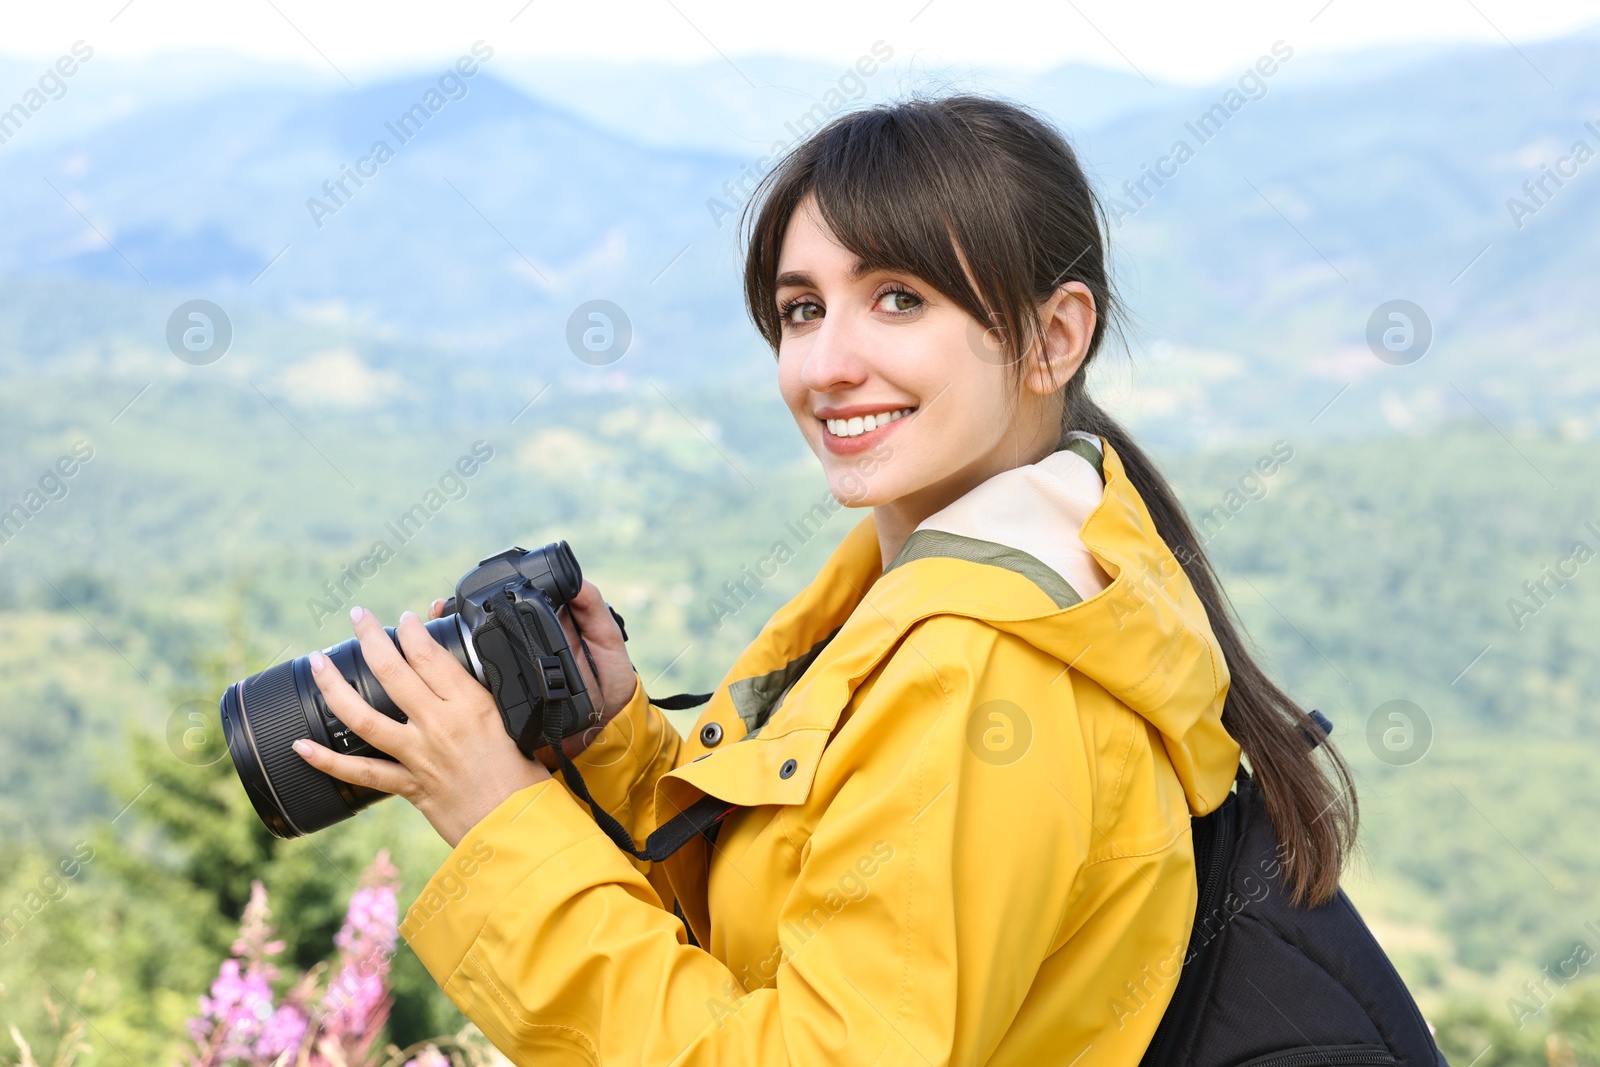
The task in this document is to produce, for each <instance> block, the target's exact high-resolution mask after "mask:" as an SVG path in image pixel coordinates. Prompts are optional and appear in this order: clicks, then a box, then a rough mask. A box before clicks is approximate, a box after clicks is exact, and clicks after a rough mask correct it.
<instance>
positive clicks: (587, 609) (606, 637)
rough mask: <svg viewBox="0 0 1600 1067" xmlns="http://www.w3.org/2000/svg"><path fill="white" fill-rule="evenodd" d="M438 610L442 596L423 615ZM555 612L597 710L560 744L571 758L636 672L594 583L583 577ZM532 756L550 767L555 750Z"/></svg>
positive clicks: (607, 717) (612, 713)
mask: <svg viewBox="0 0 1600 1067" xmlns="http://www.w3.org/2000/svg"><path fill="white" fill-rule="evenodd" d="M443 611H444V600H443V599H442V598H441V599H438V600H435V601H434V602H433V604H432V605H430V606H429V608H428V618H430V619H437V618H438V617H439V616H440V614H441V613H442V612H443ZM557 615H558V617H559V618H560V619H561V627H562V629H564V630H565V631H566V633H567V643H568V644H570V645H571V646H572V658H573V659H575V660H577V661H578V673H579V674H581V675H583V684H584V686H585V687H587V689H588V690H589V694H590V699H591V700H593V701H594V702H595V705H596V707H599V708H600V723H599V725H598V726H591V727H589V728H588V729H587V730H585V731H583V733H581V734H573V735H572V736H571V737H569V738H567V739H566V741H564V742H563V743H562V745H561V748H562V751H564V752H565V753H566V754H567V758H568V759H576V758H577V757H578V755H579V754H580V753H582V752H583V751H584V750H585V749H587V748H588V747H589V745H590V743H591V742H593V741H594V739H595V737H597V736H598V735H599V733H600V731H601V729H602V728H604V726H605V725H606V723H608V722H610V721H611V720H612V719H614V718H616V715H617V712H619V711H621V710H622V708H623V706H624V705H626V704H627V703H628V701H630V700H632V699H633V694H634V692H635V690H636V689H637V688H638V686H639V676H638V674H637V673H635V671H634V669H633V661H632V660H630V659H629V658H628V646H627V645H626V644H624V643H623V640H622V630H621V629H620V628H619V627H618V626H617V620H616V619H613V618H612V617H611V609H610V608H608V607H606V600H605V597H603V596H601V595H600V590H599V589H597V588H595V585H594V583H593V582H590V581H587V580H585V581H584V583H583V588H581V589H579V590H578V595H577V596H575V597H573V598H572V601H571V603H569V604H568V605H567V606H566V607H563V608H562V609H561V610H560V611H558V612H557ZM574 616H576V618H577V621H578V626H579V627H580V628H581V629H582V630H583V638H584V640H585V641H587V642H588V644H589V652H590V654H591V655H593V656H594V665H595V666H596V667H598V668H600V682H599V684H598V685H597V684H596V682H595V677H594V673H593V672H592V671H590V670H589V659H588V657H587V656H585V655H584V654H583V648H582V647H581V646H580V645H579V644H578V632H577V630H576V629H574V628H573V625H572V621H573V617H574ZM602 700H603V701H604V703H603V705H602ZM535 755H537V756H538V757H539V759H540V761H541V762H543V763H544V765H545V766H546V767H548V768H549V769H550V770H555V768H556V754H555V752H554V751H553V750H552V749H551V748H550V747H549V746H546V747H544V748H541V749H539V750H538V751H537V752H536V753H535Z"/></svg>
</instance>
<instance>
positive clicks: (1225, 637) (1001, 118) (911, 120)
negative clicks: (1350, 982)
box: [741, 94, 1358, 905]
mask: <svg viewBox="0 0 1600 1067" xmlns="http://www.w3.org/2000/svg"><path fill="white" fill-rule="evenodd" d="M808 194H810V195H814V196H815V198H816V202H817V206H818V208H819V210H820V212H821V214H822V217H823V219H824V220H825V221H826V222H827V224H828V226H829V228H830V229H832V231H833V234H834V236H835V238H836V239H837V240H838V241H839V242H840V243H841V244H842V245H843V246H844V247H845V248H848V249H849V250H850V251H851V252H852V253H854V254H855V255H856V256H857V257H858V258H860V259H861V260H862V261H863V262H864V263H865V264H866V265H867V266H868V267H869V268H873V269H881V270H897V271H908V272H910V273H912V274H914V275H916V276H917V277H918V278H920V279H921V280H922V281H924V282H926V283H927V284H929V285H931V286H933V287H934V288H935V289H937V290H938V291H939V292H940V293H942V294H943V295H945V296H946V297H948V298H949V299H951V300H953V301H954V302H955V303H956V304H957V305H958V306H959V307H961V308H962V309H964V310H965V311H966V312H967V313H968V314H969V315H971V316H972V317H973V318H974V319H975V320H977V321H978V322H979V323H983V324H985V325H990V324H993V325H994V326H996V327H998V329H999V331H1000V338H1001V341H1002V343H1003V344H1004V346H1005V351H1006V352H1007V354H1008V355H1010V356H1011V357H1012V358H1013V359H1014V365H1015V366H1016V367H1017V368H1018V373H1019V375H1020V373H1021V368H1022V365H1023V360H1022V359H1021V358H1020V356H1021V355H1022V354H1023V353H1027V352H1029V351H1031V349H1032V347H1033V345H1034V342H1035V341H1036V339H1037V336H1038V334H1037V328H1038V326H1039V323H1040V320H1039V317H1038V308H1039V306H1040V304H1041V303H1042V302H1043V301H1045V300H1046V299H1048V298H1049V297H1050V296H1051V295H1052V294H1053V293H1054V291H1055V290H1056V287H1057V286H1059V285H1061V284H1063V283H1065V282H1068V281H1077V282H1081V283H1083V285H1084V286H1086V287H1087V288H1088V289H1089V291H1090V293H1092V294H1093V296H1094V303H1095V309H1096V311H1097V312H1098V314H1097V316H1096V320H1095V327H1094V333H1093V335H1092V337H1091V338H1090V342H1089V348H1088V354H1087V355H1086V356H1085V357H1084V361H1083V364H1082V366H1081V367H1080V368H1079V370H1078V372H1077V373H1076V374H1074V375H1073V376H1072V379H1071V380H1070V381H1069V382H1068V383H1067V385H1066V386H1065V387H1064V397H1063V400H1064V407H1063V412H1062V432H1063V433H1065V432H1066V431H1067V430H1084V431H1087V432H1089V433H1094V434H1098V435H1100V436H1101V437H1103V438H1105V440H1106V441H1108V442H1109V443H1110V445H1111V447H1112V448H1113V449H1114V450H1115V451H1116V453H1117V455H1118V456H1119V457H1120V458H1121V460H1122V464H1123V467H1124V468H1125V470H1126V471H1127V474H1128V477H1129V479H1130V480H1131V481H1132V483H1133V485H1134V488H1135V489H1137V490H1138V492H1139V495H1140V497H1142V498H1143V500H1144V503H1145V506H1146V507H1147V508H1148V509H1149V512H1150V516H1151V518H1152V519H1153V520H1154V521H1155V525H1156V529H1157V531H1158V532H1159V533H1160V535H1161V537H1162V539H1163V540H1164V541H1165V542H1166V543H1167V546H1168V548H1170V549H1171V550H1172V553H1173V555H1174V556H1175V557H1176V558H1177V560H1178V562H1179V563H1180V564H1181V565H1182V566H1183V569H1184V572H1185V573H1186V574H1187V575H1188V578H1189V582H1190V584H1191V585H1193V587H1194V589H1195V592H1196V593H1197V594H1198V595H1199V597H1200V600H1201V602H1202V603H1204V604H1205V608H1206V615H1207V617H1208V618H1209V619H1210V622H1211V628H1212V631H1213V632H1214V633H1215V635H1216V638H1217V641H1218V643H1219V644H1220V645H1221V647H1222V652H1223V655H1224V656H1225V657H1226V659H1227V663H1228V670H1229V673H1230V675H1231V677H1232V681H1231V684H1230V685H1229V688H1228V696H1227V701H1226V703H1225V705H1224V708H1223V713H1222V723H1223V726H1224V728H1225V729H1226V730H1227V731H1228V733H1229V734H1230V735H1232V737H1233V738H1234V739H1235V740H1236V741H1238V743H1239V745H1240V747H1241V748H1242V749H1243V750H1244V754H1245V756H1246V757H1247V758H1248V760H1249V762H1250V767H1251V768H1252V770H1253V771H1254V774H1255V777H1256V781H1257V782H1258V784H1259V785H1260V788H1261V791H1262V793H1263V794H1264V796H1265V799H1266V806H1267V812H1268V814H1269V815H1270V816H1271V819H1272V823H1273V826H1274V827H1275V828H1276V830H1277V832H1278V839H1279V842H1280V845H1281V848H1282V851H1283V853H1284V854H1285V856H1286V858H1285V862H1284V868H1285V877H1286V880H1287V883H1288V885H1289V886H1290V889H1291V893H1292V895H1293V898H1294V899H1295V901H1296V902H1297V903H1309V904H1313V905H1315V904H1320V903H1323V902H1325V901H1326V900H1328V899H1329V898H1330V897H1332V896H1333V894H1334V892H1335V891H1336V890H1337V889H1338V886H1339V871H1340V867H1341V866H1342V865H1343V862H1344V859H1345V857H1346V855H1347V854H1348V852H1349V850H1350V849H1351V848H1352V847H1353V845H1354V842H1355V834H1356V823H1357V818H1358V812H1357V804H1356V797H1355V788H1354V782H1353V781H1352V779H1351V775H1350V769H1349V767H1348V765H1347V764H1346V763H1345V762H1344V759H1343V757H1341V756H1340V755H1339V753H1338V751H1337V750H1336V749H1335V748H1334V747H1333V745H1332V744H1328V743H1324V744H1323V745H1322V746H1321V747H1322V750H1323V751H1324V752H1325V753H1327V756H1328V764H1329V768H1328V769H1325V768H1324V767H1323V766H1322V765H1321V764H1320V763H1319V762H1318V761H1317V759H1316V756H1315V752H1314V749H1313V747H1312V745H1311V744H1310V743H1309V740H1308V739H1309V738H1312V737H1318V738H1320V737H1321V736H1322V734H1321V730H1320V729H1319V728H1318V727H1317V726H1316V725H1315V723H1314V722H1313V720H1312V719H1311V718H1310V717H1309V716H1308V715H1307V714H1306V711H1305V709H1303V708H1302V707H1301V706H1300V705H1299V704H1297V703H1296V702H1295V701H1294V699H1293V698H1291V697H1290V696H1289V695H1288V694H1287V693H1285V692H1284V691H1283V690H1282V689H1280V688H1279V687H1278V686H1277V685H1276V684H1274V683H1273V682H1272V680H1271V679H1270V678H1268V677H1267V675H1266V672H1264V671H1263V670H1262V669H1261V667H1260V666H1258V665H1257V664H1256V662H1255V660H1254V658H1253V657H1252V656H1251V654H1250V651H1249V650H1248V649H1247V648H1246V646H1245V642H1244V640H1243V637H1242V631H1241V628H1240V627H1239V626H1238V625H1236V624H1235V621H1234V618H1233V614H1232V604H1231V603H1230V602H1229V601H1227V599H1226V598H1225V596H1224V594H1223V592H1222V588H1221V586H1220V584H1219V583H1218V581H1217V576H1216V573H1215V571H1214V570H1213V569H1212V566H1211V562H1210V561H1209V560H1208V559H1207V558H1206V554H1205V551H1204V549H1203V548H1202V546H1201V542H1200V539H1199V538H1198V537H1197V536H1196V535H1195V530H1194V527H1193V526H1192V525H1191V524H1190V522H1189V519H1188V516H1187V515H1186V514H1185V513H1184V510H1183V507H1182V505H1181V504H1179V502H1178V498H1177V496H1176V494H1175V493H1174V492H1173V491H1172V488H1171V486H1169V485H1168V484H1167V482H1166V479H1165V478H1163V477H1162V475H1161V473H1160V471H1159V470H1158V469H1157V467H1156V465H1155V463H1154V462H1153V461H1152V460H1151V459H1150V457H1149V456H1148V455H1146V454H1145V452H1144V451H1143V450H1142V449H1140V448H1139V447H1138V446H1137V445H1136V444H1135V443H1134V441H1133V439H1132V438H1131V437H1130V436H1129V435H1128V431H1127V430H1125V429H1124V428H1123V427H1122V426H1120V425H1119V424H1118V423H1117V422H1116V421H1115V420H1114V419H1112V418H1111V416H1109V415H1108V414H1106V412H1105V411H1103V410H1102V409H1101V408H1100V407H1099V406H1098V405H1097V404H1095V402H1094V401H1093V400H1092V399H1091V398H1090V397H1089V394H1088V390H1087V387H1086V385H1085V382H1086V379H1087V374H1088V370H1089V365H1090V362H1091V361H1092V360H1093V358H1094V355H1095V353H1096V351H1097V350H1098V349H1099V348H1100V345H1101V341H1102V339H1103V338H1104V335H1105V331H1106V329H1107V327H1108V325H1109V324H1110V323H1111V322H1113V320H1115V321H1116V322H1117V323H1119V324H1120V323H1121V321H1122V319H1123V316H1124V311H1123V307H1122V304H1121V302H1120V301H1119V300H1118V299H1117V297H1116V295H1115V294H1114V293H1113V291H1112V287H1111V280H1110V277H1109V275H1108V273H1107V268H1106V249H1107V246H1108V237H1107V234H1106V225H1105V223H1106V216H1105V211H1104V209H1103V207H1102V206H1101V204H1100V201H1099V198H1098V197H1097V196H1096V195H1095V192H1094V189H1093V188H1092V187H1091V186H1090V184H1089V181H1088V179H1087V178H1086V177H1085V176H1084V172H1083V170H1082V168H1081V167H1080V166H1079V164H1078V160H1077V157H1076V155H1075V154H1074V152H1073V150H1072V148H1071V146H1070V145H1069V144H1068V143H1067V141H1066V139H1065V138H1064V137H1063V136H1062V134H1061V133H1060V132H1059V131H1058V130H1057V129H1055V127H1053V126H1052V125H1051V124H1050V123H1049V122H1047V121H1046V120H1044V119H1042V118H1041V117H1039V116H1038V115H1036V114H1035V113H1034V112H1032V111H1031V110H1029V109H1027V108H1025V107H1022V106H1020V105H1016V104H1013V103H1010V102H1007V101H1003V100H996V99H991V98H988V97H982V96H973V95H965V94H963V95H956V96H946V97H941V98H935V99H911V100H907V101H903V102H900V103H894V104H882V105H878V106H875V107H871V108H867V109H863V110H859V111H854V112H850V113H848V114H845V115H841V116H839V117H838V118H836V119H834V120H833V121H832V122H830V123H828V124H827V125H825V126H823V127H822V128H821V129H819V130H817V131H816V132H815V133H814V134H812V135H811V136H810V137H809V138H808V139H807V140H805V141H804V142H802V143H801V144H800V145H798V146H796V147H795V148H794V149H793V150H792V151H791V152H790V153H789V154H788V155H786V156H785V157H783V159H781V160H780V161H779V163H778V165H777V166H776V167H774V169H773V170H772V171H771V172H770V173H769V174H767V175H766V176H765V177H764V178H763V179H762V181H761V183H760V185H759V186H758V187H757V189H756V195H755V196H753V197H752V198H751V200H750V202H749V203H747V204H746V205H745V209H744V214H743V216H742V218H741V228H742V230H743V231H744V233H745V239H746V243H747V252H746V255H745V272H744V288H745V302H746V304H747V306H748V310H749V313H750V316H751V318H752V319H753V320H754V321H755V324H756V328H757V329H758V330H760V332H761V335H762V336H763V337H764V338H765V339H766V340H767V343H768V344H770V345H771V346H772V348H773V350H774V351H776V350H777V348H778V344H779V341H780V339H781V337H782V323H781V322H780V319H779V313H778V308H777V301H776V295H775V294H776V281H777V273H778V256H779V252H780V251H781V249H782V246H783V238H784V233H785V231H786V230H787V228H788V224H789V220H790V218H791V217H792V216H793V214H794V212H795V210H796V209H797V208H798V206H799V204H800V202H801V201H802V200H803V199H804V198H805V197H806V196H807V195H808ZM958 249H959V250H960V251H959V253H958ZM962 255H964V256H965V258H966V264H967V266H968V267H969V268H970V270H971V274H972V281H971V282H969V281H968V276H967V271H966V270H964V269H963V264H962V258H961V257H962ZM1330 769H1331V772H1332V773H1331V774H1330V773H1329V770H1330Z"/></svg>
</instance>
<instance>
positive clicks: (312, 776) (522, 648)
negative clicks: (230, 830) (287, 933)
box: [220, 541, 626, 838]
mask: <svg viewBox="0 0 1600 1067" xmlns="http://www.w3.org/2000/svg"><path fill="white" fill-rule="evenodd" d="M582 586H583V572H582V571H581V570H580V569H579V568H578V561H577V559H576V557H574V556H573V554H572V549H571V548H569V547H568V545H567V543H566V542H565V541H557V542H555V543H553V544H549V545H545V546H544V547H543V548H539V549H534V550H532V551H528V550H527V549H523V548H516V547H513V548H508V549H506V550H505V551H503V552H497V553H496V554H494V555H492V556H490V557H488V558H487V559H483V560H480V561H479V562H478V565H477V566H476V567H474V568H473V569H472V570H471V571H469V572H467V574H466V575H464V576H463V577H462V579H461V580H460V581H459V582H457V583H456V590H455V595H454V596H453V597H451V598H450V599H449V600H448V601H446V603H445V609H444V614H443V615H441V616H440V617H439V618H437V619H432V620H430V621H428V622H427V623H425V624H424V625H425V627H426V629H427V631H428V633H429V634H430V635H432V637H433V639H434V640H435V641H437V642H438V643H439V644H441V645H443V646H444V647H445V648H446V649H447V650H448V651H449V652H450V654H451V655H453V656H454V657H455V658H456V661H457V662H458V663H460V664H461V666H462V667H464V668H466V670H467V671H468V672H469V673H470V674H471V675H472V676H473V677H474V678H476V679H477V680H478V681H479V682H480V683H482V684H483V685H484V686H486V687H487V688H488V689H489V691H490V692H491V693H492V694H493V695H494V698H495V704H496V705H497V706H498V707H499V709H500V717H501V719H502V720H503V721H504V723H505V728H506V733H508V734H510V735H511V737H512V739H513V740H515V741H516V742H517V747H518V748H519V749H520V750H521V751H522V753H523V754H524V755H527V756H530V757H531V756H532V755H533V752H534V750H535V749H538V748H540V747H543V746H545V745H548V744H552V743H554V742H555V741H558V740H560V739H561V738H565V737H570V736H572V735H573V734H577V733H581V732H582V731H584V730H586V729H588V728H590V727H591V726H594V725H597V724H598V723H599V720H600V713H599V710H598V709H597V708H596V707H595V704H594V701H593V700H591V699H590V694H589V692H588V690H587V689H586V687H585V685H584V681H583V676H582V675H581V674H579V673H578V665H577V662H576V661H575V660H574V659H573V655H572V647H571V645H570V644H569V643H568V641H567V636H566V632H565V631H564V630H563V629H562V628H561V620H560V618H559V617H558V616H557V614H556V612H557V610H558V609H560V608H561V607H562V606H563V605H565V604H566V603H567V602H568V601H569V600H571V599H572V598H573V597H574V596H577V594H578V590H579V589H581V588H582ZM612 615H613V616H614V617H615V618H616V619H617V624H618V625H619V626H621V625H622V618H621V616H618V615H617V614H616V612H615V611H613V612H612ZM384 632H385V633H387V634H388V635H389V639H390V640H391V641H393V642H395V647H396V648H398V647H399V644H400V642H399V638H398V637H397V636H396V634H395V629H394V627H392V626H386V627H384ZM624 639H626V631H625V630H624ZM322 654H323V655H325V656H327V657H328V661H329V662H330V663H331V664H332V665H333V666H334V668H335V669H336V670H338V672H339V673H340V674H342V675H343V676H344V679H345V681H347V682H349V683H350V685H351V687H352V688H353V689H355V691H356V692H357V693H358V694H360V695H361V697H362V698H363V699H364V700H366V702H367V703H368V704H370V705H372V707H373V708H375V709H377V710H378V711H380V712H382V713H383V714H385V715H387V716H389V717H390V718H391V719H394V720H396V721H397V722H405V721H406V715H405V712H403V711H401V710H400V708H399V707H397V706H396V705H395V703H394V701H393V700H391V699H390V698H389V696H388V694H386V693H385V692H384V691H383V688H382V687H381V686H380V685H379V684H378V680H377V678H376V677H374V675H373V673H372V671H371V670H370V669H369V668H368V666H367V662H366V658H365V657H364V656H363V655H362V652H361V643H360V642H359V641H358V640H356V639H355V638H351V639H350V640H348V641H345V642H343V643H342V644H337V645H334V646H332V647H331V648H326V649H323V650H322ZM220 712H221V716H222V733H223V737H224V739H225V740H226V742H227V745H228V753H229V755H231V756H232V757H233V765H234V769H235V770H237V771H238V772H239V780H240V781H241V782H242V783H243V784H244V788H245V792H246V793H247V794H248V795H249V797H250V801H251V803H252V804H254V805H255V809H256V814H258V815H260V816H261V821H262V822H263V823H265V824H266V826H267V829H268V830H270V831H271V832H272V833H273V834H274V835H275V836H277V837H283V838H289V837H299V836H301V835H303V834H309V833H312V832H314V831H317V830H320V829H322V828H324V827H326V826H331V825H332V824H334V823H336V822H339V821H341V820H343V819H348V818H349V817H350V816H352V815H354V814H355V813H356V812H358V811H361V810H362V809H363V808H366V807H368V806H369V805H371V804H372V803H374V802H375V801H378V800H382V799H383V798H384V797H387V796H389V795H390V794H388V793H384V792H381V791H379V790H376V789H370V788H367V787H364V786H359V785H352V784H351V783H349V782H343V781H340V780H339V779H337V778H334V777H332V776H331V775H328V774H324V773H323V772H322V771H319V770H317V769H316V768H314V767H312V766H311V765H310V764H309V763H307V762H306V761H305V760H303V759H301V758H300V756H299V755H298V754H297V753H296V752H295V751H294V749H293V748H291V747H290V746H291V745H293V743H294V742H295V741H297V740H299V739H300V738H302V737H309V738H311V739H312V740H313V741H316V742H317V743H318V744H321V745H325V746H326V747H328V748H330V749H332V750H333V751H335V752H344V753H349V754H351V755H357V756H376V757H379V758H382V759H393V758H394V757H392V756H390V755H388V754H387V753H385V752H381V751H379V750H378V749H376V748H374V747H373V746H371V745H370V744H368V743H367V742H365V741H363V740H362V739H361V738H360V737H358V736H357V735H356V734H354V733H353V732H351V730H350V729H349V727H347V726H345V725H344V724H343V723H342V722H340V721H339V719H338V717H337V716H335V715H334V714H333V713H332V712H331V711H329V710H328V706H327V704H326V702H325V701H324V700H323V697H322V691H321V690H320V689H318V688H317V683H316V681H315V680H314V679H313V678H312V675H311V662H310V658H309V656H300V657H298V658H296V659H294V660H290V661H288V662H286V663H280V664H277V665H275V666H272V667H268V668H267V669H266V670H264V671H261V672H260V673H258V674H253V675H251V676H250V677H248V678H246V679H244V680H243V681H240V682H235V683H233V684H232V685H230V686H229V687H228V689H227V691H226V692H225V693H223V695H222V700H221V702H220Z"/></svg>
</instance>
